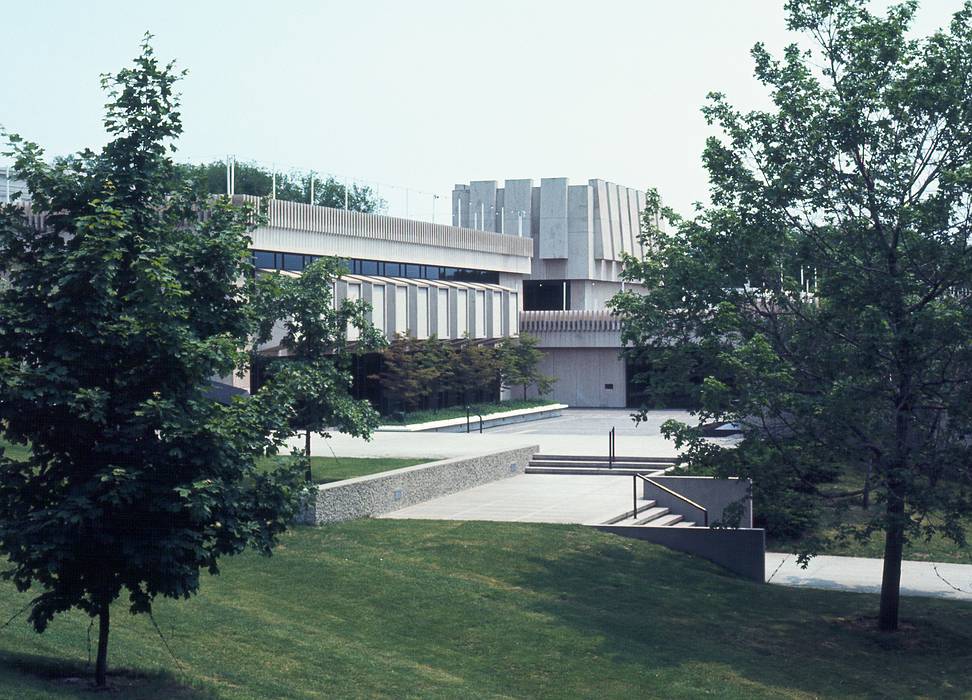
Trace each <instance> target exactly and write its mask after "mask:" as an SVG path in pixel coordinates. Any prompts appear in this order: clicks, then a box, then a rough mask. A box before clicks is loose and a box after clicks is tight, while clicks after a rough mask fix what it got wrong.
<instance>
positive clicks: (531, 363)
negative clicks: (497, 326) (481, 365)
mask: <svg viewBox="0 0 972 700" xmlns="http://www.w3.org/2000/svg"><path fill="white" fill-rule="evenodd" d="M539 342H540V341H539V340H538V339H537V338H535V337H534V336H532V335H528V334H526V333H521V334H520V335H519V337H516V338H507V339H506V340H504V341H503V342H502V343H501V344H500V345H499V347H498V350H497V352H498V355H497V361H498V362H499V368H500V377H501V381H502V384H503V386H504V387H506V388H510V387H512V386H517V385H519V386H522V387H523V400H524V401H526V397H527V389H529V388H530V387H531V386H532V385H534V384H536V386H537V393H538V394H539V395H540V396H543V395H544V394H546V393H547V392H548V391H550V389H551V387H552V386H553V384H554V382H555V381H557V379H556V377H551V376H548V375H546V374H543V373H542V372H540V361H541V360H542V359H543V351H542V350H540V349H538V348H537V344H538V343H539Z"/></svg>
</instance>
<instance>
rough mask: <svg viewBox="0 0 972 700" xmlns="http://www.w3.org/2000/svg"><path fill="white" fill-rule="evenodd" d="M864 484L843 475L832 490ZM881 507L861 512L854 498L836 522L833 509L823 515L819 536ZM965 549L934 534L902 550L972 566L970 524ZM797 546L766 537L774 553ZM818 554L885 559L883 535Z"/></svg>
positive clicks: (844, 543)
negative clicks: (852, 502) (839, 523)
mask: <svg viewBox="0 0 972 700" xmlns="http://www.w3.org/2000/svg"><path fill="white" fill-rule="evenodd" d="M863 485H864V478H863V475H853V474H846V475H844V476H843V477H842V478H841V480H840V482H839V483H837V484H835V486H834V488H835V490H838V491H841V490H842V491H844V492H850V491H854V490H856V489H860V488H862V487H863ZM883 508H884V504H883V503H875V502H873V501H872V503H871V508H870V510H869V511H864V510H863V509H862V508H861V507H860V504H859V499H855V502H854V504H853V505H851V506H850V507H848V508H847V510H846V511H845V512H844V514H843V515H842V516H841V518H840V520H838V515H837V512H836V510H834V511H831V512H825V513H824V522H823V523H822V526H821V534H823V535H825V536H833V535H836V534H837V532H838V527H837V524H838V522H843V523H846V524H863V523H865V522H867V521H868V519H869V518H870V517H871V516H873V515H880V514H881V513H882V512H883ZM965 539H966V542H967V544H966V546H965V547H960V546H959V545H957V544H955V542H953V541H952V540H950V539H948V538H947V537H944V536H942V535H934V536H933V537H931V539H928V540H925V539H919V540H916V541H914V542H909V543H908V544H906V545H905V548H904V558H905V559H910V560H914V561H940V562H949V563H955V564H972V523H970V524H968V525H967V526H966V528H965ZM797 544H798V543H796V542H792V541H787V540H775V539H772V538H768V539H767V542H766V548H767V549H768V550H769V551H774V552H786V551H792V550H793V549H794V547H795V546H797ZM820 554H834V555H838V556H848V557H877V558H883V557H884V532H875V533H873V534H872V535H871V537H870V538H869V539H867V540H865V541H860V540H858V539H856V538H853V537H851V538H847V539H846V540H844V541H840V542H833V543H831V544H829V545H827V546H826V547H825V548H824V549H823V550H822V551H821V552H820Z"/></svg>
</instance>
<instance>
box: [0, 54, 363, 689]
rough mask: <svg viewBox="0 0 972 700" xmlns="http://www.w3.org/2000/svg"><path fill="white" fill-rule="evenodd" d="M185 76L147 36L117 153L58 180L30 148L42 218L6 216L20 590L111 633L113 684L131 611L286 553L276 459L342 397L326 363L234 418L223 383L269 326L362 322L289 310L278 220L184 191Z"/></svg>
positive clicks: (113, 82) (8, 416) (33, 612)
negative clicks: (219, 388) (256, 234)
mask: <svg viewBox="0 0 972 700" xmlns="http://www.w3.org/2000/svg"><path fill="white" fill-rule="evenodd" d="M180 76H181V73H179V72H177V71H176V69H175V67H174V65H173V64H172V63H169V64H167V65H164V64H161V63H160V62H159V61H158V59H157V58H156V57H155V55H154V54H153V51H152V48H151V46H150V45H149V38H148V37H146V40H145V42H144V43H143V45H142V51H141V53H140V55H139V56H138V57H137V58H136V59H135V61H134V64H133V65H132V66H131V67H128V68H124V69H123V70H121V71H120V72H118V73H117V74H116V75H107V76H104V77H103V80H102V84H103V86H104V88H105V89H106V91H107V92H108V95H109V103H108V105H107V107H106V110H107V111H106V116H105V120H104V123H105V128H106V130H107V132H108V134H109V137H110V141H109V143H108V144H107V145H106V146H105V147H104V148H103V149H102V150H101V151H100V152H94V151H91V150H85V151H82V152H80V153H78V154H77V155H75V156H73V157H70V158H65V159H61V160H58V161H56V162H55V163H54V164H53V165H49V164H48V163H46V162H45V160H44V158H43V153H42V151H41V149H40V148H39V147H38V146H36V145H35V144H33V143H30V142H27V141H24V140H23V139H21V138H20V137H19V136H11V137H10V142H11V146H12V155H14V156H15V157H16V164H15V167H16V170H17V172H18V174H19V175H20V176H21V177H23V178H24V179H25V180H26V182H27V185H28V187H29V190H30V193H31V198H32V210H31V211H30V212H28V210H26V209H25V208H23V207H22V206H20V205H18V204H17V203H14V204H11V205H3V206H2V207H0V279H4V280H5V283H4V285H3V287H2V288H0V432H2V433H3V435H4V437H6V438H7V439H9V440H11V441H13V442H15V443H20V444H29V446H30V451H29V456H28V457H27V458H26V459H12V458H11V457H9V456H5V455H3V454H2V450H0V552H2V554H3V555H4V557H5V558H7V559H9V564H10V567H9V568H8V569H7V570H6V571H4V572H3V573H2V576H4V577H5V578H7V579H10V580H12V581H13V582H14V583H15V584H16V586H17V588H18V589H20V590H28V589H34V590H37V589H39V592H38V594H37V595H36V596H35V597H34V598H33V599H32V601H31V604H30V613H29V618H28V619H29V621H30V622H31V623H32V624H33V626H34V627H35V628H36V629H37V630H38V631H43V630H44V629H45V628H46V626H47V625H48V623H49V622H50V621H51V619H52V618H54V617H55V616H56V615H57V614H58V613H61V612H63V611H66V610H69V609H71V608H79V609H81V610H83V611H84V612H86V613H87V614H89V615H91V616H92V617H93V618H97V619H98V620H99V637H98V656H97V664H96V679H97V682H98V684H99V685H104V683H105V673H106V666H107V645H108V634H109V606H110V604H111V602H112V601H113V600H115V599H116V598H117V597H118V596H119V595H120V594H121V593H122V592H125V593H126V594H127V598H128V602H129V606H130V609H131V611H132V612H133V613H145V612H148V613H150V612H151V609H152V602H153V600H154V599H155V598H156V597H157V596H160V595H161V596H165V597H170V598H187V597H189V596H191V595H192V594H194V593H195V592H196V591H197V590H198V588H199V585H200V571H201V570H207V571H209V572H210V573H213V574H215V573H217V572H218V571H219V564H218V562H219V559H220V557H221V556H224V555H230V554H235V553H238V552H240V551H242V550H243V549H244V548H246V547H254V548H256V549H258V550H259V551H261V552H264V553H269V552H270V551H271V549H272V548H273V546H274V544H275V542H276V540H277V537H278V536H279V535H280V533H281V532H282V531H283V530H284V529H285V528H286V527H287V525H288V523H289V522H290V521H291V520H292V518H293V516H294V514H295V512H296V509H297V508H298V505H299V497H300V495H301V494H302V492H303V488H304V486H303V474H302V472H303V465H302V464H301V463H300V461H299V460H295V461H294V462H289V463H283V464H281V466H280V467H279V468H278V469H277V470H275V471H272V472H270V473H263V472H261V471H258V470H257V469H256V465H255V460H256V458H257V457H258V455H259V454H261V453H262V452H263V451H265V450H276V448H278V447H280V446H281V445H282V444H283V442H284V440H285V439H286V438H287V437H289V436H290V435H291V434H292V431H293V427H292V426H293V424H294V419H295V408H296V406H297V405H298V403H299V401H300V400H301V399H302V397H304V396H305V395H306V393H307V391H308V388H311V389H314V390H316V391H318V396H319V397H321V396H323V397H327V396H328V395H329V394H328V392H329V391H330V389H331V385H332V383H333V382H334V375H333V373H329V372H328V370H327V367H326V362H325V361H324V360H323V358H320V357H316V356H315V362H307V363H296V364H295V365H294V366H291V367H288V368H286V369H285V370H283V371H280V372H278V373H277V374H276V375H275V377H274V381H272V382H268V383H267V384H266V385H265V386H264V387H263V388H262V389H261V390H260V391H259V392H258V393H256V394H254V395H252V396H247V397H242V398H236V399H234V400H233V401H232V402H231V403H229V404H220V403H217V402H216V401H214V400H213V398H212V397H211V394H210V379H212V378H215V377H225V376H228V375H230V374H231V373H233V372H237V371H242V369H243V368H244V367H245V366H246V363H247V360H248V358H249V357H250V353H251V352H252V351H253V347H252V341H253V340H254V339H256V338H259V337H260V336H261V334H262V333H261V329H262V331H264V332H265V330H266V328H267V326H268V324H272V323H273V321H274V319H275V318H277V317H276V316H272V315H269V316H261V313H263V312H266V313H268V314H270V313H271V312H273V311H274V310H275V308H276V309H277V310H278V311H279V310H280V309H283V310H284V311H285V312H286V313H289V314H292V315H294V316H299V318H300V319H301V320H299V321H297V322H296V323H298V324H299V325H300V327H301V329H302V330H303V331H305V332H309V331H310V329H311V327H312V326H313V327H314V328H316V327H323V328H326V329H327V333H328V334H330V335H329V336H328V337H329V338H330V339H332V340H333V339H334V338H336V337H338V336H340V335H341V333H342V331H343V328H344V326H343V325H342V324H344V323H346V322H347V321H348V320H352V322H355V319H353V318H350V317H348V315H347V314H337V315H336V314H335V312H333V311H332V310H331V307H329V306H328V307H326V308H316V307H315V309H314V310H313V313H314V314H315V319H314V321H313V323H311V322H308V321H306V320H305V319H306V317H307V313H309V312H307V310H306V309H302V308H301V305H300V303H287V304H283V305H277V304H274V303H271V301H272V299H273V298H274V297H273V294H269V293H270V292H271V291H272V289H271V288H272V287H274V285H273V282H274V280H273V278H272V277H267V278H257V277H255V275H254V270H253V267H252V263H251V260H250V251H249V246H250V237H249V235H248V232H249V230H250V229H251V227H252V226H253V225H254V223H255V222H257V221H259V214H258V212H254V211H252V210H248V209H241V208H234V207H232V206H231V205H230V203H229V202H228V201H227V200H226V199H225V198H212V197H209V196H208V195H207V194H206V193H205V192H204V191H200V190H199V189H198V188H196V187H193V186H192V184H191V183H189V182H187V181H186V180H185V178H181V177H180V176H179V174H178V172H177V168H176V166H175V164H174V163H173V161H172V155H171V154H172V152H173V151H174V150H175V147H174V145H173V142H174V140H175V139H176V138H177V137H178V136H179V134H180V133H181V131H182V123H181V117H180V113H179V109H178V107H179V97H178V94H177V93H176V92H175V85H176V82H177V81H178V79H179V78H180ZM28 213H31V216H28ZM320 278H321V276H320V275H318V276H316V277H314V279H315V280H318V281H319V280H320ZM309 283H310V281H309V282H308V284H309ZM268 294H269V296H268ZM291 298H292V299H293V300H296V298H295V297H291ZM301 299H303V297H301ZM308 339H309V336H307V337H306V338H305V341H306V340H308ZM338 408H339V410H338V409H335V410H333V411H332V412H331V414H330V415H334V416H338V417H339V418H340V419H341V421H342V426H343V427H344V428H345V429H349V428H354V427H355V426H357V427H358V429H359V432H367V429H368V425H369V421H368V420H366V418H367V416H366V413H367V411H366V410H365V408H361V407H359V406H355V405H352V404H351V403H347V402H344V400H343V399H342V404H341V405H340V406H339V407H338ZM367 410H370V409H367Z"/></svg>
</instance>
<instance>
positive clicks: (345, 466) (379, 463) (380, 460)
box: [258, 457, 433, 484]
mask: <svg viewBox="0 0 972 700" xmlns="http://www.w3.org/2000/svg"><path fill="white" fill-rule="evenodd" d="M280 459H288V458H287V457H265V458H263V459H261V460H260V461H259V463H258V464H259V467H260V468H261V469H264V470H268V469H272V468H273V466H274V464H275V463H276V462H277V460H280ZM431 461H433V459H432V458H431V457H429V458H420V459H394V458H391V457H311V476H312V477H313V478H314V483H317V484H327V483H329V482H331V481H341V480H342V479H352V478H354V477H356V476H365V475H366V474H377V473H378V472H386V471H388V470H389V469H400V468H401V467H411V466H414V465H416V464H424V463H426V462H431Z"/></svg>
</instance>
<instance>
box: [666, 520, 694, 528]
mask: <svg viewBox="0 0 972 700" xmlns="http://www.w3.org/2000/svg"><path fill="white" fill-rule="evenodd" d="M672 527H697V526H696V524H695V523H694V522H692V521H691V520H683V521H682V522H680V523H675V524H674V525H672Z"/></svg>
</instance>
